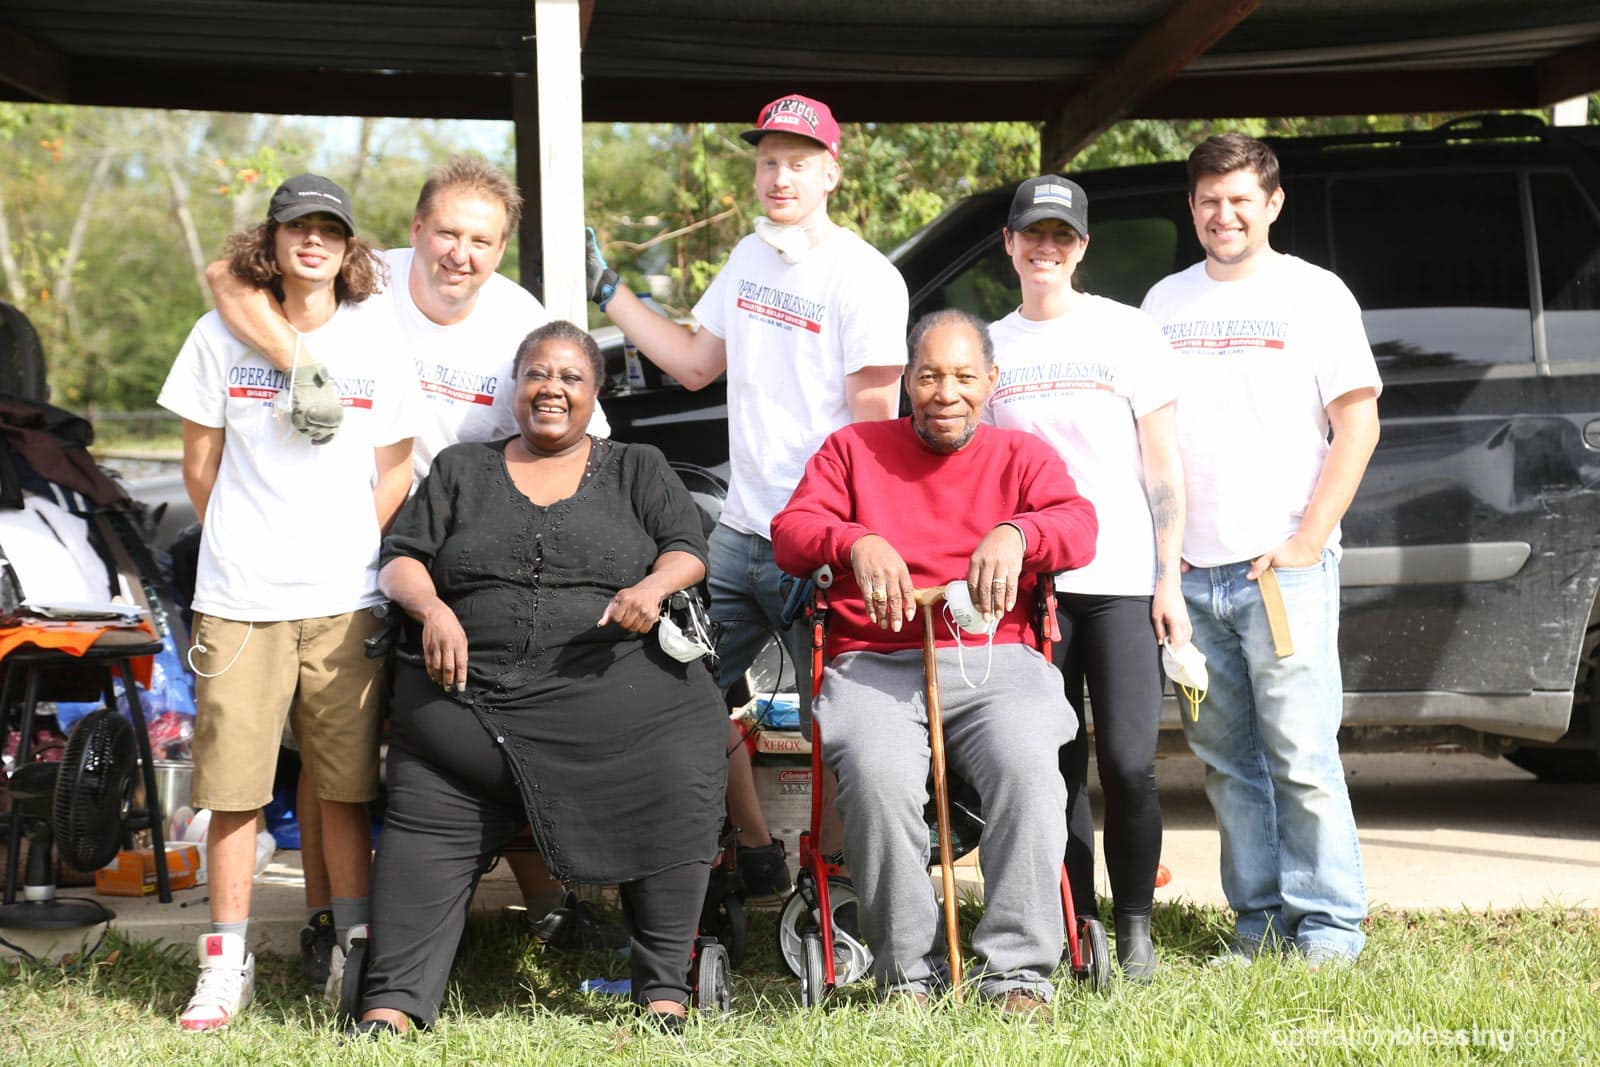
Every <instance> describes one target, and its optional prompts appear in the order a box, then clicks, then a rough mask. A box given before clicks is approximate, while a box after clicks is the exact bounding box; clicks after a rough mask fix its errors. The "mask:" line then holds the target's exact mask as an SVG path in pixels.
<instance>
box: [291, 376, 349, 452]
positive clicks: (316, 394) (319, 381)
mask: <svg viewBox="0 0 1600 1067" xmlns="http://www.w3.org/2000/svg"><path fill="white" fill-rule="evenodd" d="M290 377H291V379H292V380H293V383H294V384H293V385H292V386H291V388H290V390H289V425H291V426H293V427H294V429H295V432H296V433H299V434H300V435H302V436H303V437H307V438H309V439H310V441H311V443H312V444H314V445H325V444H327V443H328V442H329V441H331V440H333V435H334V434H336V433H338V432H339V425H340V423H342V422H344V404H343V403H342V402H341V401H340V399H339V389H338V387H337V386H335V385H334V384H333V377H332V375H330V374H329V373H328V368H327V367H324V366H323V365H322V364H320V363H304V364H301V365H300V366H298V367H296V368H295V369H294V370H293V371H291V372H290Z"/></svg>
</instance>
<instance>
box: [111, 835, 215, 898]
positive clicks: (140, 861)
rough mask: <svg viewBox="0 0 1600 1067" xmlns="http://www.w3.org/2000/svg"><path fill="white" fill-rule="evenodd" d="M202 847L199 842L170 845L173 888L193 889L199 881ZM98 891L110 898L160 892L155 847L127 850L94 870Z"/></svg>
mask: <svg viewBox="0 0 1600 1067" xmlns="http://www.w3.org/2000/svg"><path fill="white" fill-rule="evenodd" d="M199 869H200V848H199V846H197V845H188V844H173V845H168V846H167V871H168V876H169V877H170V878H171V879H172V888H173V889H192V888H194V886H195V885H197V884H198V881H197V878H198V872H199ZM94 891H95V892H96V893H99V894H100V895H102V896H108V897H142V896H147V895H149V894H151V893H154V892H155V891H156V851H155V849H153V848H139V849H127V848H125V849H123V850H122V851H121V852H118V853H117V858H116V859H114V860H112V861H111V862H110V863H108V864H106V865H105V866H104V867H101V868H100V869H99V870H98V871H95V872H94Z"/></svg>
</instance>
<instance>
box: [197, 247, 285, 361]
mask: <svg viewBox="0 0 1600 1067" xmlns="http://www.w3.org/2000/svg"><path fill="white" fill-rule="evenodd" d="M206 284H207V285H209V286H211V296H212V297H213V298H214V299H215V300H216V303H217V314H219V315H221V316H222V323H223V325H224V326H226V327H227V328H228V332H229V333H231V334H233V335H234V336H235V337H237V338H238V339H239V340H241V341H243V342H244V343H245V344H247V345H249V346H250V347H251V348H253V349H255V350H256V351H257V352H260V353H261V354H262V355H263V356H265V357H266V358H267V361H268V362H269V363H271V364H272V365H273V366H274V367H277V368H278V369H279V370H282V371H286V370H288V369H289V368H290V367H291V366H293V365H294V345H295V332H294V327H292V326H290V325H289V320H288V319H286V318H284V316H283V310H282V309H281V308H280V307H279V306H278V302H277V301H276V300H274V299H272V294H271V293H269V292H267V290H265V289H257V288H256V287H255V286H253V285H251V284H250V283H249V282H247V281H245V280H244V279H243V278H239V277H236V276H235V275H234V274H233V272H232V271H230V270H229V269H228V261H227V260H225V259H219V260H217V261H215V262H214V263H212V264H211V265H210V266H208V267H206Z"/></svg>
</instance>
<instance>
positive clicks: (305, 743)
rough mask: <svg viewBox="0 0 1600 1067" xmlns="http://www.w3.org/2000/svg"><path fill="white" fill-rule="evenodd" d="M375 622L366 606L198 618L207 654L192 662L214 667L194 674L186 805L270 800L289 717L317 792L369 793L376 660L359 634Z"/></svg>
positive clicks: (377, 708) (354, 798) (373, 777)
mask: <svg viewBox="0 0 1600 1067" xmlns="http://www.w3.org/2000/svg"><path fill="white" fill-rule="evenodd" d="M377 628H378V620H377V619H376V618H374V617H373V615H372V612H370V611H368V610H366V609H364V608H363V609H362V610H360V611H353V612H348V613H346V614H344V615H330V616H328V617H326V618H321V619H294V620H290V621H288V622H257V623H248V622H236V621H234V620H232V619H219V618H217V617H215V616H212V615H196V616H195V625H194V643H195V644H196V645H204V646H205V647H206V649H207V651H205V652H198V651H197V652H195V653H194V659H193V662H194V663H196V664H198V665H199V667H200V669H201V670H202V671H206V672H207V673H216V672H221V673H220V674H218V676H217V677H215V678H206V677H203V676H198V675H197V676H196V678H195V706H196V714H195V721H194V791H193V797H194V800H193V803H194V806H195V807H197V808H200V807H206V808H211V809H212V810H214V811H253V810H255V809H256V808H259V807H261V806H263V805H264V804H266V803H267V802H268V801H270V800H271V799H272V779H273V776H274V774H275V772H276V770H277V765H278V744H279V742H280V741H281V740H282V738H283V728H284V723H285V720H286V719H288V718H289V716H291V715H292V716H293V721H294V734H295V737H297V738H298V739H299V741H300V759H301V761H302V763H303V764H304V765H305V767H306V768H307V769H308V770H309V771H310V773H311V778H312V780H313V781H314V782H315V783H316V787H317V795H318V796H319V797H321V798H322V799H324V800H332V801H341V802H344V803H351V804H359V803H364V802H366V801H369V800H372V799H374V798H375V797H376V796H377V795H378V731H379V728H380V727H381V725H382V711H381V709H382V695H383V693H382V688H383V686H382V678H383V661H382V660H376V659H368V658H367V655H366V649H365V648H364V647H363V646H362V641H364V640H366V638H368V637H370V636H371V635H372V634H373V633H374V632H375V631H376V630H377ZM241 645H243V648H242V649H241V647H240V646H241ZM235 653H237V658H235ZM230 660H231V661H232V663H231V665H230V662H229V661H230ZM225 667H226V670H224V668H225Z"/></svg>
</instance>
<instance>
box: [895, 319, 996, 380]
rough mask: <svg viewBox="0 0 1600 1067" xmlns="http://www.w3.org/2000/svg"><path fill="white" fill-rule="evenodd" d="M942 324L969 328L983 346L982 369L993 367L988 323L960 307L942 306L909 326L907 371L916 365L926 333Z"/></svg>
mask: <svg viewBox="0 0 1600 1067" xmlns="http://www.w3.org/2000/svg"><path fill="white" fill-rule="evenodd" d="M944 326H964V327H966V328H967V329H969V330H971V331H972V332H973V334H974V335H975V336H976V337H977V338H978V344H979V345H980V346H982V348H983V369H984V370H990V369H991V368H993V367H994V340H993V339H992V338H991V337H990V336H989V324H988V323H986V322H984V321H983V320H982V319H980V318H978V316H976V315H974V314H973V313H972V312H970V311H963V310H962V309H961V308H942V309H941V310H939V311H930V312H928V313H927V314H926V315H924V316H922V318H920V319H918V320H917V322H916V325H914V326H912V327H911V334H910V336H908V337H907V338H906V372H907V373H910V371H911V369H912V368H913V367H915V366H916V365H917V355H918V353H920V352H921V351H922V343H923V341H924V340H925V339H926V338H927V336H928V334H930V333H932V332H933V331H934V330H937V329H940V328H941V327H944Z"/></svg>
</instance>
